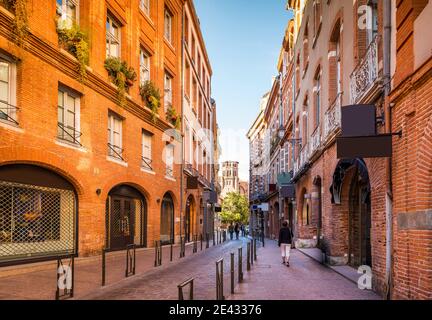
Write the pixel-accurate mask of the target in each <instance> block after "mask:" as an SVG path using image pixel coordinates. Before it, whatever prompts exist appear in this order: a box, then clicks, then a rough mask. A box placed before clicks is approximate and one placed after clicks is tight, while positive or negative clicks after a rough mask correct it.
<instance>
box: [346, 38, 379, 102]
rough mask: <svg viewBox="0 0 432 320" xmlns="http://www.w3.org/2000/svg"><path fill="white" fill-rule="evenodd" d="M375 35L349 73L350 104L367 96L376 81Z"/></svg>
mask: <svg viewBox="0 0 432 320" xmlns="http://www.w3.org/2000/svg"><path fill="white" fill-rule="evenodd" d="M379 40H380V37H379V36H376V37H375V38H374V40H373V41H372V42H371V44H370V45H369V47H368V48H367V51H366V54H365V56H364V57H363V59H362V60H361V61H360V63H359V64H358V65H357V67H356V68H355V69H354V72H353V73H352V74H351V81H350V91H351V104H358V103H359V102H360V101H361V100H362V99H364V98H365V97H366V96H368V95H369V94H370V93H371V92H372V91H373V89H374V88H375V87H376V85H377V83H378V79H379V77H378V72H379V67H378V44H379Z"/></svg>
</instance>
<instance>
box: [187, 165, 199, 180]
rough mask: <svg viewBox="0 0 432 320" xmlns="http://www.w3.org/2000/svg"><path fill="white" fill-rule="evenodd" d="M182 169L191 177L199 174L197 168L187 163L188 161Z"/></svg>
mask: <svg viewBox="0 0 432 320" xmlns="http://www.w3.org/2000/svg"><path fill="white" fill-rule="evenodd" d="M184 171H185V173H187V174H189V175H190V176H192V177H198V176H199V173H198V170H197V169H195V168H194V167H193V165H192V164H190V163H188V162H185V165H184Z"/></svg>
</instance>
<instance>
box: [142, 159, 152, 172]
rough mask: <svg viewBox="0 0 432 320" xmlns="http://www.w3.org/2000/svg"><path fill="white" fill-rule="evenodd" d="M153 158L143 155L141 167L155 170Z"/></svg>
mask: <svg viewBox="0 0 432 320" xmlns="http://www.w3.org/2000/svg"><path fill="white" fill-rule="evenodd" d="M152 164H153V160H152V159H150V158H147V157H141V167H142V168H143V169H146V170H150V171H153V166H152Z"/></svg>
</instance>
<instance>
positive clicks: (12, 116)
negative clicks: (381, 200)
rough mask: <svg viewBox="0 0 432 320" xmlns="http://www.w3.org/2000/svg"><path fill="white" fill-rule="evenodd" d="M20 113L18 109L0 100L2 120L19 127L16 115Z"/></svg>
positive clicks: (0, 116) (0, 117)
mask: <svg viewBox="0 0 432 320" xmlns="http://www.w3.org/2000/svg"><path fill="white" fill-rule="evenodd" d="M18 111H19V108H18V107H16V106H13V105H11V104H9V103H8V102H6V101H3V100H0V119H2V120H5V121H8V122H12V123H14V124H16V125H18V121H17V120H16V114H17V112H18Z"/></svg>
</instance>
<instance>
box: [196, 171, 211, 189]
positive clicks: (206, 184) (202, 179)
mask: <svg viewBox="0 0 432 320" xmlns="http://www.w3.org/2000/svg"><path fill="white" fill-rule="evenodd" d="M198 181H199V183H201V184H202V185H203V186H204V187H207V188H210V181H208V180H207V178H206V177H204V176H203V175H202V174H199V176H198Z"/></svg>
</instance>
